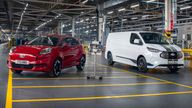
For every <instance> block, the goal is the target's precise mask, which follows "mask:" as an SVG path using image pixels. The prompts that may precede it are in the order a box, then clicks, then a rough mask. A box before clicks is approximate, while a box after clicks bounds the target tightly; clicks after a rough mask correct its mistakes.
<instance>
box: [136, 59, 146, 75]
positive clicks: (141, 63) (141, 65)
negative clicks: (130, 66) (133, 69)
mask: <svg viewBox="0 0 192 108" xmlns="http://www.w3.org/2000/svg"><path fill="white" fill-rule="evenodd" d="M137 67H138V70H139V72H143V73H146V72H147V71H148V68H147V62H146V60H145V58H144V57H140V58H139V59H138V60H137Z"/></svg>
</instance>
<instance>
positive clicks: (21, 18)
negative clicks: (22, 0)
mask: <svg viewBox="0 0 192 108" xmlns="http://www.w3.org/2000/svg"><path fill="white" fill-rule="evenodd" d="M28 6H29V4H28V3H27V4H26V5H25V8H24V10H23V12H22V14H21V17H20V21H19V24H18V26H17V30H16V32H15V35H16V34H17V32H18V30H19V28H20V26H21V22H22V20H23V15H24V13H25V11H26V10H27V7H28Z"/></svg>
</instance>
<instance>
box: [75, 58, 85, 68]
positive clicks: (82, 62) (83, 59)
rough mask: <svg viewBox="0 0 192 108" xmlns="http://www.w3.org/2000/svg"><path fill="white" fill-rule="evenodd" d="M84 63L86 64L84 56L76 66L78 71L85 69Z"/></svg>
mask: <svg viewBox="0 0 192 108" xmlns="http://www.w3.org/2000/svg"><path fill="white" fill-rule="evenodd" d="M85 62H86V58H85V57H84V56H82V57H81V59H80V61H79V65H77V66H76V68H77V70H78V71H83V69H84V67H85Z"/></svg>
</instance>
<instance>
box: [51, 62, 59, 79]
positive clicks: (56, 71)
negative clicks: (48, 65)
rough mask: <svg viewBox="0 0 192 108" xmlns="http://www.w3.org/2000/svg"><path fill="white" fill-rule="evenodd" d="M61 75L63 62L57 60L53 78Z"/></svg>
mask: <svg viewBox="0 0 192 108" xmlns="http://www.w3.org/2000/svg"><path fill="white" fill-rule="evenodd" d="M60 74H61V61H60V60H58V59H57V60H55V62H54V63H53V70H52V72H51V76H52V77H58V76H59V75H60Z"/></svg>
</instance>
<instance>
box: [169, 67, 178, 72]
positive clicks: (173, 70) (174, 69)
mask: <svg viewBox="0 0 192 108" xmlns="http://www.w3.org/2000/svg"><path fill="white" fill-rule="evenodd" d="M168 68H169V70H170V73H178V71H179V68H177V67H173V66H172V67H171V66H170V67H168Z"/></svg>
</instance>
